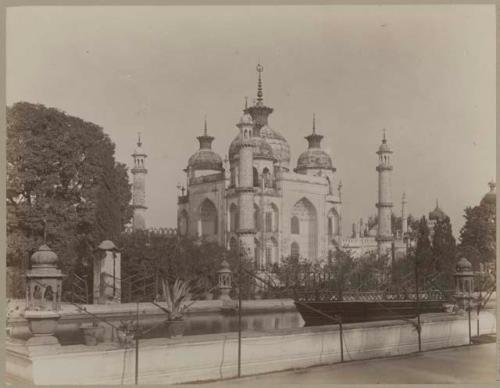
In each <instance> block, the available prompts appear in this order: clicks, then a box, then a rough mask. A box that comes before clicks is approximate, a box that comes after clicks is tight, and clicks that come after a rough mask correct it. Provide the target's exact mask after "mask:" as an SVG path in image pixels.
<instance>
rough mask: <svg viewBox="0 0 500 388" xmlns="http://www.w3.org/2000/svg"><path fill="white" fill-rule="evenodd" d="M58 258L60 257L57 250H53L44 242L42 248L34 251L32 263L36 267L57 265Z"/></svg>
mask: <svg viewBox="0 0 500 388" xmlns="http://www.w3.org/2000/svg"><path fill="white" fill-rule="evenodd" d="M58 260H59V259H58V257H57V255H56V254H55V252H53V251H52V250H51V249H50V248H49V246H48V245H46V244H43V245H42V246H41V247H40V248H38V251H36V252H35V253H33V255H32V256H31V264H32V265H34V266H35V267H49V266H55V265H56V263H57V261H58Z"/></svg>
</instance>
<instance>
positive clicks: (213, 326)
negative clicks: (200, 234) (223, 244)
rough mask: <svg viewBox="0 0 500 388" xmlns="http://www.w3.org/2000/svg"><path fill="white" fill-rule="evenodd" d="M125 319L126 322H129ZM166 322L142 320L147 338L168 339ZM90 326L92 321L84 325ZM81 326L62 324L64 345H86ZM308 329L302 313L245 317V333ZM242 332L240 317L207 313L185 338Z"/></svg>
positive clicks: (191, 323) (194, 319)
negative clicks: (304, 327)
mask: <svg viewBox="0 0 500 388" xmlns="http://www.w3.org/2000/svg"><path fill="white" fill-rule="evenodd" d="M125 319H126V320H135V315H131V316H130V317H127V318H125ZM125 319H124V320H125ZM164 321H165V317H164V316H157V317H145V316H142V317H140V318H139V322H140V326H141V328H142V329H143V330H144V331H147V330H150V331H149V332H148V333H147V334H145V335H144V336H143V338H166V337H168V328H167V326H166V325H164V324H162V323H163V322H164ZM109 322H110V323H111V324H113V325H114V326H115V327H118V326H119V325H120V323H121V322H120V320H109ZM84 323H85V324H88V323H89V322H84ZM101 325H103V326H104V327H105V333H104V340H105V341H116V340H117V334H116V330H115V329H114V328H113V327H112V326H110V325H107V324H102V323H101ZM80 326H81V324H80V323H71V324H70V323H68V324H66V323H62V324H61V323H60V324H59V327H58V329H57V332H56V337H57V338H58V339H59V342H60V343H61V345H76V344H83V343H84V341H83V334H82V332H81V330H80V329H79V327H80ZM302 326H304V321H303V320H302V317H301V316H300V314H299V313H298V312H295V311H288V312H277V313H260V314H244V315H243V316H242V330H244V331H258V332H263V331H272V330H277V329H291V328H298V327H302ZM236 331H238V316H237V315H236V314H232V315H227V314H217V313H212V314H204V315H191V316H188V317H187V318H186V330H185V332H184V335H185V336H190V335H198V334H213V333H227V332H236ZM29 336H30V335H29V333H19V334H18V335H16V337H17V338H24V339H27V338H29Z"/></svg>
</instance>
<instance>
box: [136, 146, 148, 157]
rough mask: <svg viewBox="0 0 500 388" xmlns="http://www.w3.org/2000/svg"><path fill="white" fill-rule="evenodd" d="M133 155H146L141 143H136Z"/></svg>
mask: <svg viewBox="0 0 500 388" xmlns="http://www.w3.org/2000/svg"><path fill="white" fill-rule="evenodd" d="M134 155H146V153H145V152H144V150H143V149H142V146H141V145H137V147H135V150H134Z"/></svg>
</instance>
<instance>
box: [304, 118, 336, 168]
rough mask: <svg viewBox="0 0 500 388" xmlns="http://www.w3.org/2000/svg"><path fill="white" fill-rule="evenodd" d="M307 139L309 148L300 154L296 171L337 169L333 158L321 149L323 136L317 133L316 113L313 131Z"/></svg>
mask: <svg viewBox="0 0 500 388" xmlns="http://www.w3.org/2000/svg"><path fill="white" fill-rule="evenodd" d="M305 139H306V140H307V142H308V143H309V148H308V149H307V150H306V151H305V152H303V153H302V154H301V155H300V156H299V158H298V160H297V168H296V169H295V172H297V173H299V174H306V173H307V172H308V170H313V173H317V172H318V170H328V171H335V168H334V167H333V163H332V158H331V157H330V155H328V154H327V153H326V152H325V151H323V150H322V149H321V140H322V139H323V136H322V135H319V134H317V133H316V117H315V115H314V114H313V128H312V133H311V134H310V135H309V136H306V137H305Z"/></svg>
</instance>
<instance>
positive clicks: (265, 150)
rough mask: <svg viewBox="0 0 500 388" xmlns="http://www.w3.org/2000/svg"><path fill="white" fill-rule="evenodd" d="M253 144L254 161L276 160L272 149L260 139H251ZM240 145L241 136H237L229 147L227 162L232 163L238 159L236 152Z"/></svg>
mask: <svg viewBox="0 0 500 388" xmlns="http://www.w3.org/2000/svg"><path fill="white" fill-rule="evenodd" d="M252 142H253V143H254V147H253V157H254V159H272V160H276V157H275V155H274V152H273V149H272V147H271V146H270V145H269V144H268V143H267V142H266V141H265V140H264V139H263V138H261V137H254V138H252ZM240 144H241V136H240V135H239V134H238V135H237V136H236V137H235V138H234V140H233V141H232V142H231V145H230V146H229V160H230V161H231V162H233V161H234V160H235V159H236V158H238V150H239V146H240Z"/></svg>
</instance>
